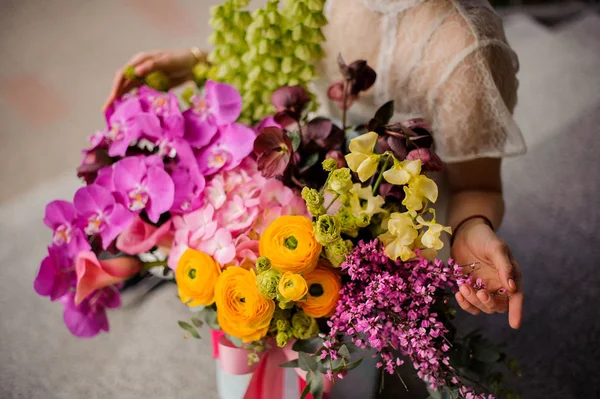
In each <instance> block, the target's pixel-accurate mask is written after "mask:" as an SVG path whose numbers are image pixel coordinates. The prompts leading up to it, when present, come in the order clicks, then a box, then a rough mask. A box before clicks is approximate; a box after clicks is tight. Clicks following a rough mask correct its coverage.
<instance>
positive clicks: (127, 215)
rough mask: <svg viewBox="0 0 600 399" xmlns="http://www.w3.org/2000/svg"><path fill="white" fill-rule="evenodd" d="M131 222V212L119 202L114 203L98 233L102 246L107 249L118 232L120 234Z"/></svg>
mask: <svg viewBox="0 0 600 399" xmlns="http://www.w3.org/2000/svg"><path fill="white" fill-rule="evenodd" d="M132 222H133V213H131V212H130V211H129V209H127V208H125V207H124V206H123V205H121V204H115V206H114V207H113V209H112V212H111V213H110V214H109V215H108V217H107V219H106V226H105V228H104V230H102V232H101V233H100V237H102V247H103V248H104V249H107V248H108V247H109V246H110V244H111V243H112V242H113V240H114V239H115V238H117V236H118V235H119V234H121V233H122V232H123V231H125V229H126V228H127V227H129V225H131V223H132Z"/></svg>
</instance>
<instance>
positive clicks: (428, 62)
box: [316, 0, 525, 398]
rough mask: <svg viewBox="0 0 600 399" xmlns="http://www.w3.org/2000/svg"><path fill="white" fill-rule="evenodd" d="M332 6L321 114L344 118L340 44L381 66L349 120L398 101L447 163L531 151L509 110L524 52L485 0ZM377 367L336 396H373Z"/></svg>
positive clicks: (320, 85) (351, 55)
mask: <svg viewBox="0 0 600 399" xmlns="http://www.w3.org/2000/svg"><path fill="white" fill-rule="evenodd" d="M326 14H327V17H328V19H329V24H328V25H327V26H326V27H325V28H324V34H325V37H326V39H327V40H326V42H325V44H324V49H325V52H326V54H327V55H326V57H325V58H324V59H323V60H322V62H321V63H320V65H319V69H320V70H319V74H320V76H321V77H322V78H321V79H320V80H319V81H318V82H317V83H316V86H317V93H318V98H319V101H320V103H321V105H322V109H321V112H322V113H325V114H329V115H330V116H331V117H333V118H337V119H341V112H340V110H339V109H338V108H337V107H336V106H335V104H333V103H331V102H329V100H328V99H327V97H326V94H325V93H326V92H327V87H328V85H329V83H331V82H333V81H336V80H339V79H341V75H340V73H339V71H338V67H337V55H338V53H341V54H342V55H343V57H344V59H345V60H346V61H347V62H351V61H354V60H356V59H364V60H367V61H368V63H369V65H371V66H372V67H373V68H374V69H375V70H376V71H377V80H376V83H375V85H374V86H373V87H372V88H371V89H370V90H369V91H367V92H366V93H364V94H363V95H362V97H361V99H360V100H359V101H358V102H357V103H355V104H353V106H352V107H351V108H350V111H349V114H348V121H349V123H350V124H358V123H364V122H366V121H367V120H368V119H369V118H370V117H372V116H373V115H374V113H375V111H376V110H377V108H378V107H379V106H381V105H382V104H384V103H385V102H386V101H389V100H394V101H395V103H394V104H395V111H396V114H395V115H394V119H393V120H394V121H397V122H398V121H403V120H406V119H409V118H416V117H422V118H425V119H426V120H427V121H428V122H429V123H430V124H431V128H432V131H433V135H434V143H435V149H436V152H437V153H438V155H439V156H440V158H441V159H442V160H443V161H444V162H445V163H455V162H463V161H468V160H472V159H476V158H482V157H503V156H507V155H516V154H521V153H524V152H525V143H524V140H523V136H522V135H521V132H520V130H519V128H518V126H517V125H516V123H515V121H514V119H513V117H512V112H513V109H514V107H515V104H516V101H517V96H516V93H517V86H518V81H517V78H516V73H517V71H518V60H517V57H516V54H515V53H514V52H513V51H512V49H511V48H510V47H509V45H508V43H507V41H506V37H505V35H504V30H503V26H502V20H501V19H500V17H499V16H498V15H497V14H496V13H495V12H494V10H493V9H492V7H491V6H490V5H489V3H488V2H487V1H485V0H328V2H327V4H326ZM435 178H436V180H437V182H438V185H439V186H440V196H439V199H438V203H437V204H436V209H437V211H438V221H440V222H444V221H445V219H446V215H445V213H446V209H447V199H448V195H447V192H446V190H445V184H444V179H443V176H435ZM445 249H446V251H445V253H442V254H440V255H441V256H442V257H444V256H448V253H449V252H448V244H447V243H446V246H445ZM366 363H371V362H366ZM372 366H373V365H372V364H369V365H368V366H367V365H366V364H365V367H364V368H363V367H361V369H362V370H361V371H363V372H362V373H361V372H360V371H359V372H358V373H356V372H355V373H353V374H352V375H353V376H355V377H353V378H349V381H346V380H344V381H342V383H341V384H336V385H339V386H336V392H334V395H333V397H334V398H346V397H347V398H354V397H356V398H359V397H360V398H369V397H372V396H370V395H372V394H370V393H369V392H375V391H376V387H377V386H378V384H379V379H378V378H377V377H376V376H374V375H370V374H372V373H370V374H369V373H368V371H369V370H368V367H372ZM357 371H358V370H357ZM364 373H367V374H364ZM387 380H391V378H389V379H387Z"/></svg>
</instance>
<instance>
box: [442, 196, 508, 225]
mask: <svg viewBox="0 0 600 399" xmlns="http://www.w3.org/2000/svg"><path fill="white" fill-rule="evenodd" d="M473 215H482V216H485V217H487V218H488V219H489V221H490V222H492V225H493V226H494V228H495V229H496V228H498V227H499V226H500V223H501V222H502V217H503V216H504V199H503V197H502V192H500V191H493V190H477V189H467V190H460V191H455V192H454V193H452V195H451V198H450V211H449V215H448V223H449V225H450V226H451V227H452V229H453V230H454V229H456V227H457V226H458V224H459V223H461V222H462V221H464V220H466V219H467V218H469V217H471V216H473Z"/></svg>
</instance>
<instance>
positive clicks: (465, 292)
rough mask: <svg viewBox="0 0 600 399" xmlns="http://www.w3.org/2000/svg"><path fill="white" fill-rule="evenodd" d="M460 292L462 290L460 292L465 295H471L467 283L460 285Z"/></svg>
mask: <svg viewBox="0 0 600 399" xmlns="http://www.w3.org/2000/svg"><path fill="white" fill-rule="evenodd" d="M460 292H462V294H463V295H465V296H469V295H471V289H470V288H469V286H468V285H463V286H461V287H460Z"/></svg>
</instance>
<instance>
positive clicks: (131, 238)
mask: <svg viewBox="0 0 600 399" xmlns="http://www.w3.org/2000/svg"><path fill="white" fill-rule="evenodd" d="M170 229H171V221H170V220H169V221H168V222H167V223H164V224H163V225H162V226H160V227H155V226H152V225H151V224H148V223H146V222H144V221H143V220H142V218H141V217H139V216H136V217H135V218H134V220H133V223H131V225H129V227H128V228H127V229H125V231H123V232H122V233H121V234H120V235H119V237H117V248H118V249H119V251H122V252H125V253H126V254H129V255H137V254H140V253H143V252H148V251H149V250H151V249H152V248H153V247H155V246H157V245H159V243H160V242H161V240H162V239H163V238H165V237H166V236H167V235H168V234H169V230H170Z"/></svg>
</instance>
